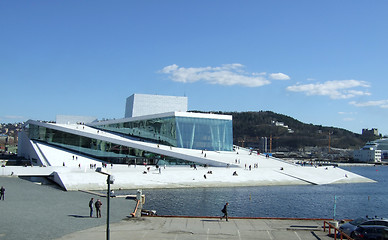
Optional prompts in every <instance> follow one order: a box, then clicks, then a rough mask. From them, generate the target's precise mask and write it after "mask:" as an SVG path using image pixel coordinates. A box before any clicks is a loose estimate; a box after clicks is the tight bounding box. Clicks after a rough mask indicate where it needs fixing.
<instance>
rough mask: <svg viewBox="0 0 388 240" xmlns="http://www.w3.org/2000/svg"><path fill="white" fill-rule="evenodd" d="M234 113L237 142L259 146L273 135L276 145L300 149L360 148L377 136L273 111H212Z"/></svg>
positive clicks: (235, 142)
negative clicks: (263, 139) (263, 138)
mask: <svg viewBox="0 0 388 240" xmlns="http://www.w3.org/2000/svg"><path fill="white" fill-rule="evenodd" d="M212 113H214V114H226V115H232V116H233V143H234V144H235V145H239V146H244V147H253V148H258V147H259V142H260V139H261V138H262V137H267V139H271V143H272V145H273V149H274V150H276V148H284V149H287V150H298V149H300V148H304V147H327V148H328V146H329V144H330V147H333V148H342V149H358V148H360V147H362V146H364V145H365V143H366V142H367V141H372V140H375V139H376V138H377V137H376V136H363V135H361V134H357V133H353V132H351V131H348V130H346V129H341V128H336V127H325V126H322V125H313V124H306V123H303V122H301V121H299V120H296V119H294V118H292V117H290V116H286V115H283V114H278V113H274V112H271V111H259V112H212Z"/></svg>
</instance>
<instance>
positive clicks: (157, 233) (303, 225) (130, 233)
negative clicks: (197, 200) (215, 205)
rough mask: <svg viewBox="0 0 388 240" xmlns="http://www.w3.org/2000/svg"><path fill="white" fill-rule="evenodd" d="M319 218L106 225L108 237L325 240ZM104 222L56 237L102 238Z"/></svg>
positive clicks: (159, 220) (148, 219)
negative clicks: (97, 225)
mask: <svg viewBox="0 0 388 240" xmlns="http://www.w3.org/2000/svg"><path fill="white" fill-rule="evenodd" d="M322 226H323V220H279V219H236V218H232V219H229V222H226V221H225V220H220V219H218V218H197V217H195V218H190V217H143V218H138V219H135V218H132V219H128V220H124V221H121V222H119V223H114V224H111V225H110V233H111V234H110V237H111V239H174V240H183V239H184V240H186V239H206V240H211V239H214V240H215V239H238V240H243V239H259V240H267V239H268V240H277V239H282V240H283V239H284V240H294V239H295V240H317V239H321V240H326V239H333V238H332V237H329V236H328V232H323V230H322V228H321V227H322ZM105 237H106V225H103V226H99V227H95V228H91V229H87V230H82V231H79V232H75V233H71V234H68V235H65V236H63V237H61V238H58V239H57V240H70V239H82V240H100V239H101V240H103V239H105Z"/></svg>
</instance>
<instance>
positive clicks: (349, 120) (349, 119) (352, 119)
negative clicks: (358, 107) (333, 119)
mask: <svg viewBox="0 0 388 240" xmlns="http://www.w3.org/2000/svg"><path fill="white" fill-rule="evenodd" d="M342 120H343V121H345V122H351V121H354V120H355V119H354V118H344V119H342Z"/></svg>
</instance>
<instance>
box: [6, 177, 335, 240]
mask: <svg viewBox="0 0 388 240" xmlns="http://www.w3.org/2000/svg"><path fill="white" fill-rule="evenodd" d="M32 180H34V179H32ZM0 185H1V186H4V187H5V189H6V191H5V200H4V201H0V215H1V218H0V240H2V239H7V240H20V239H39V240H49V239H50V240H51V239H61V240H63V239H86V240H87V239H93V240H98V239H105V236H106V205H107V204H106V198H104V197H100V196H96V195H92V194H88V193H85V192H79V191H73V192H71V191H70V192H68V191H63V190H61V189H59V188H56V187H55V186H54V185H41V184H39V183H37V182H36V183H34V182H31V181H27V180H24V179H21V178H18V177H15V176H12V177H0ZM135 192H136V191H135V190H134V193H135ZM91 197H93V198H94V199H95V200H96V199H97V198H100V199H101V201H102V203H103V205H102V217H101V218H95V217H93V218H90V217H89V207H88V202H89V200H90V198H91ZM134 207H135V201H132V200H126V199H124V198H112V199H111V213H110V222H111V226H110V230H111V239H270V240H275V239H291V240H293V239H295V240H308V239H322V240H324V239H332V238H330V237H328V232H323V230H322V226H323V220H297V219H288V220H286V219H283V220H282V219H248V218H233V216H231V218H230V219H229V221H228V222H226V221H225V220H224V219H223V220H220V219H219V218H218V217H172V216H166V217H160V216H159V217H142V218H131V217H130V216H131V213H132V211H133V210H134ZM172 207H173V206H172Z"/></svg>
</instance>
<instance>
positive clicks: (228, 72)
mask: <svg viewBox="0 0 388 240" xmlns="http://www.w3.org/2000/svg"><path fill="white" fill-rule="evenodd" d="M243 68H244V65H242V64H239V63H234V64H224V65H222V66H220V67H198V68H185V67H179V66H178V65H176V64H173V65H169V66H166V67H164V68H163V69H162V70H160V71H159V72H160V73H164V74H169V75H170V79H172V80H173V81H176V82H183V83H193V82H198V81H204V82H207V83H210V84H219V85H226V86H231V85H241V86H245V87H261V86H264V85H268V84H270V83H271V81H270V80H269V79H268V77H267V75H268V74H267V73H265V72H261V73H247V72H245V71H244V70H243ZM269 78H271V79H277V80H280V79H283V80H285V79H286V78H288V79H289V77H288V76H287V75H285V74H283V73H274V74H269Z"/></svg>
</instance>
